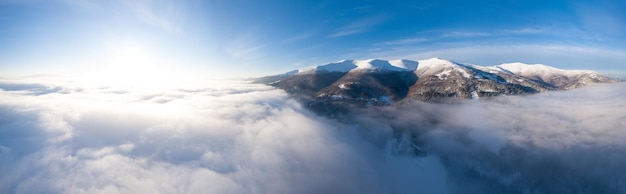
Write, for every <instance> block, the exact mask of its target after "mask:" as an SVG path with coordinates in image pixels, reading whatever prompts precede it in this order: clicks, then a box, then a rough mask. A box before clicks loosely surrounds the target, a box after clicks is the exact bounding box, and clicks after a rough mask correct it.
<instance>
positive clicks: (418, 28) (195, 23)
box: [0, 0, 626, 77]
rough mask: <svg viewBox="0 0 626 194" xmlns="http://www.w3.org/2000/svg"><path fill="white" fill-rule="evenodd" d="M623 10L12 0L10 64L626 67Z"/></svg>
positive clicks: (74, 69)
mask: <svg viewBox="0 0 626 194" xmlns="http://www.w3.org/2000/svg"><path fill="white" fill-rule="evenodd" d="M623 10H626V2H625V1H623V0H614V1H559V0H555V1H534V0H529V1H513V0H502V1H431V0H429V1H335V0H329V1H304V0H302V1H286V0H263V1H252V0H250V1H244V0H230V1H226V0H211V1H199V0H198V1H176V0H137V1H123V0H109V1H105V0H0V26H1V28H0V71H1V72H3V73H0V74H11V75H18V74H19V75H25V74H63V73H79V74H81V73H108V74H118V73H119V74H124V73H127V74H136V73H138V72H144V73H146V74H150V73H154V74H158V73H161V74H163V73H174V72H177V73H181V74H186V73H194V74H198V75H200V76H207V77H247V76H260V75H267V74H274V73H280V72H285V71H288V70H292V69H298V68H304V67H307V66H311V65H319V64H324V63H328V62H334V61H338V60H341V59H368V58H382V59H397V58H406V59H425V58H431V57H441V58H446V59H450V60H454V61H458V62H464V63H474V64H479V65H496V64H499V63H504V62H525V63H544V64H547V65H551V66H555V67H559V68H565V69H593V70H598V71H603V72H609V71H624V70H626V12H624V11H623Z"/></svg>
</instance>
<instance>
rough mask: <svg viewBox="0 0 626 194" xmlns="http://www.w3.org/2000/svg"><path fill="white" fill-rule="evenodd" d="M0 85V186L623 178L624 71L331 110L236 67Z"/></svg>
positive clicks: (589, 188) (438, 185) (433, 186)
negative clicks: (177, 77)
mask: <svg viewBox="0 0 626 194" xmlns="http://www.w3.org/2000/svg"><path fill="white" fill-rule="evenodd" d="M0 89H1V90H0V172H1V173H2V176H0V193H524V192H525V193H575V192H583V193H620V192H625V191H626V186H625V185H626V166H624V165H623V164H625V163H626V141H623V140H624V139H626V84H624V83H617V84H598V85H595V86H591V87H587V88H583V89H575V90H571V91H564V92H547V93H542V94H537V95H531V96H508V97H498V98H494V99H481V100H473V101H461V102H450V103H438V104H433V103H424V102H415V103H409V104H404V105H402V106H395V107H394V106H391V107H372V108H368V109H359V110H355V111H353V112H352V113H351V115H348V116H346V117H344V118H341V119H330V118H326V117H323V116H319V115H316V114H314V113H312V112H310V111H309V110H308V109H307V108H306V107H305V106H303V105H301V104H300V103H298V102H297V101H295V100H293V99H292V98H290V97H289V95H288V94H286V93H285V92H283V91H281V90H279V89H275V88H272V87H269V86H265V85H258V84H250V83H248V82H246V81H236V80H198V81H194V82H181V83H175V84H172V83H169V84H168V85H167V87H165V86H163V87H137V86H109V85H103V84H84V83H81V82H76V81H72V80H68V79H61V78H57V77H24V78H10V79H9V78H2V79H0Z"/></svg>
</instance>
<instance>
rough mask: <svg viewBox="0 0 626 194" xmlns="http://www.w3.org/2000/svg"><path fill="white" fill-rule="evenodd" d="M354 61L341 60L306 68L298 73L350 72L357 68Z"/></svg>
mask: <svg viewBox="0 0 626 194" xmlns="http://www.w3.org/2000/svg"><path fill="white" fill-rule="evenodd" d="M356 67H357V66H356V64H355V61H354V60H341V61H337V62H334V63H329V64H326V65H318V66H314V67H309V68H304V69H301V70H299V71H298V73H316V72H344V73H345V72H348V71H350V70H352V69H354V68H356Z"/></svg>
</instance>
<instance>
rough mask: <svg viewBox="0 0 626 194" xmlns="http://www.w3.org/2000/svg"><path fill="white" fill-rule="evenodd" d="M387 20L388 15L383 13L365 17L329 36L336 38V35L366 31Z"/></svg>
mask: <svg viewBox="0 0 626 194" xmlns="http://www.w3.org/2000/svg"><path fill="white" fill-rule="evenodd" d="M385 20H387V17H385V16H382V15H378V16H373V17H368V18H363V19H360V20H357V21H354V22H352V23H350V24H348V25H347V26H345V27H342V28H340V29H339V30H337V32H335V33H333V34H331V35H329V36H328V37H330V38H336V37H342V36H348V35H354V34H360V33H364V32H367V31H369V30H370V29H371V28H372V27H374V26H376V25H378V24H381V23H383V22H384V21H385Z"/></svg>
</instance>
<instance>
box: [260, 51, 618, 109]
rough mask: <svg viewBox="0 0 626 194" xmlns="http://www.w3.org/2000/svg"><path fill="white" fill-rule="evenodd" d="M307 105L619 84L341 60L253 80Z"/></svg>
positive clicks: (569, 75) (531, 67) (555, 73)
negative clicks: (294, 97)
mask: <svg viewBox="0 0 626 194" xmlns="http://www.w3.org/2000/svg"><path fill="white" fill-rule="evenodd" d="M255 82H256V83H264V84H269V85H272V86H274V87H277V88H281V89H283V90H285V91H287V92H288V93H290V94H292V95H295V96H297V97H298V98H299V99H301V100H304V101H305V102H307V103H308V104H309V105H311V104H320V105H327V104H350V105H356V106H371V105H392V104H394V103H401V102H406V101H413V100H417V101H445V100H448V99H457V98H465V99H476V98H482V97H493V96H505V95H525V94H534V93H539V92H544V91H556V90H568V89H573V88H579V87H584V86H587V85H591V84H595V83H613V82H619V80H617V79H612V78H609V77H606V76H604V75H601V74H599V73H597V72H594V71H589V70H563V69H558V68H555V67H551V66H547V65H543V64H525V63H520V62H516V63H503V64H500V65H494V66H479V65H475V64H463V63H458V62H454V61H450V60H446V59H441V58H430V59H424V60H417V61H414V60H407V59H400V60H382V59H367V60H342V61H338V62H334V63H329V64H325V65H318V66H314V67H310V68H305V69H301V70H294V71H290V72H288V73H285V74H279V75H275V76H266V77H262V78H257V79H255Z"/></svg>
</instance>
